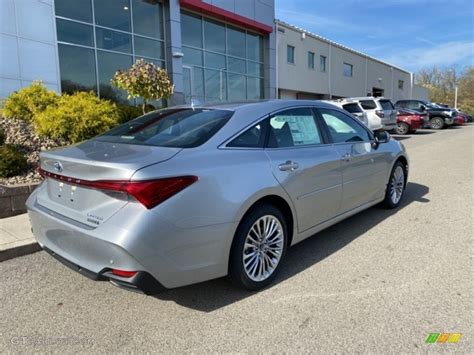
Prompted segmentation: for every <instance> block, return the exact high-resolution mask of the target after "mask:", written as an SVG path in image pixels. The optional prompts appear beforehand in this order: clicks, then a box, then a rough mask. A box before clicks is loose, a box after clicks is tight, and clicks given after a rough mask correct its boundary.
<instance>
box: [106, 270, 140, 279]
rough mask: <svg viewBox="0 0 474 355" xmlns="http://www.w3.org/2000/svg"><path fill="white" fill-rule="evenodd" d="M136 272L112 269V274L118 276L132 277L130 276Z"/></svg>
mask: <svg viewBox="0 0 474 355" xmlns="http://www.w3.org/2000/svg"><path fill="white" fill-rule="evenodd" d="M136 273H137V272H136V271H126V270H119V269H112V274H114V275H117V276H120V277H132V276H135V275H136Z"/></svg>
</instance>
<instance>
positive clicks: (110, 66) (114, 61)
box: [97, 51, 132, 102]
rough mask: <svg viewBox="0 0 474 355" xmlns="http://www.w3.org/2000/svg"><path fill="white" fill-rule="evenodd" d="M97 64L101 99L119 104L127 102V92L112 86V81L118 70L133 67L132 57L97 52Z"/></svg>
mask: <svg viewBox="0 0 474 355" xmlns="http://www.w3.org/2000/svg"><path fill="white" fill-rule="evenodd" d="M97 63H98V71H99V95H100V97H101V98H106V99H111V100H114V101H117V102H127V94H126V93H125V91H123V90H120V89H117V88H116V87H114V86H112V84H111V82H110V80H112V78H113V76H114V74H115V72H116V71H117V70H119V69H122V70H123V69H129V68H130V67H131V66H132V57H131V56H129V55H124V54H116V53H110V52H103V51H97Z"/></svg>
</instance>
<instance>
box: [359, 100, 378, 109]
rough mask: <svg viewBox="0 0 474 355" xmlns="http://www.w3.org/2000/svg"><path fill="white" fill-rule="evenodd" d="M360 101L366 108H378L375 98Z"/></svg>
mask: <svg viewBox="0 0 474 355" xmlns="http://www.w3.org/2000/svg"><path fill="white" fill-rule="evenodd" d="M359 102H360V105H361V106H362V108H363V109H364V110H375V109H376V108H377V104H376V103H375V101H374V100H360V101H359Z"/></svg>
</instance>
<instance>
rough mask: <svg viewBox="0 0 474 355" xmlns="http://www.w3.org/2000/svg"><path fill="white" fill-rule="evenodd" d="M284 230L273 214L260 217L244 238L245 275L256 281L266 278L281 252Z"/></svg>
mask: <svg viewBox="0 0 474 355" xmlns="http://www.w3.org/2000/svg"><path fill="white" fill-rule="evenodd" d="M284 241H285V238H284V230H283V227H282V225H281V223H280V221H279V220H278V218H276V217H275V216H272V215H266V216H263V217H260V218H259V219H258V220H257V221H256V222H255V223H254V224H253V225H252V227H251V228H250V231H249V232H248V234H247V237H246V238H245V244H244V250H243V263H244V270H245V273H246V275H247V276H248V277H249V278H250V279H251V280H252V281H256V282H261V281H264V280H266V279H268V278H269V277H270V276H271V275H272V274H273V272H274V271H275V269H276V268H277V266H278V263H279V262H280V259H281V255H282V253H283V247H284V245H283V243H284Z"/></svg>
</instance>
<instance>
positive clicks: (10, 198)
mask: <svg viewBox="0 0 474 355" xmlns="http://www.w3.org/2000/svg"><path fill="white" fill-rule="evenodd" d="M36 186H38V184H30V185H15V186H2V185H0V218H5V217H11V216H15V215H17V214H21V213H25V212H26V207H25V202H26V199H27V198H28V196H30V193H31V192H32V191H33V190H34V189H35V188H36Z"/></svg>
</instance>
